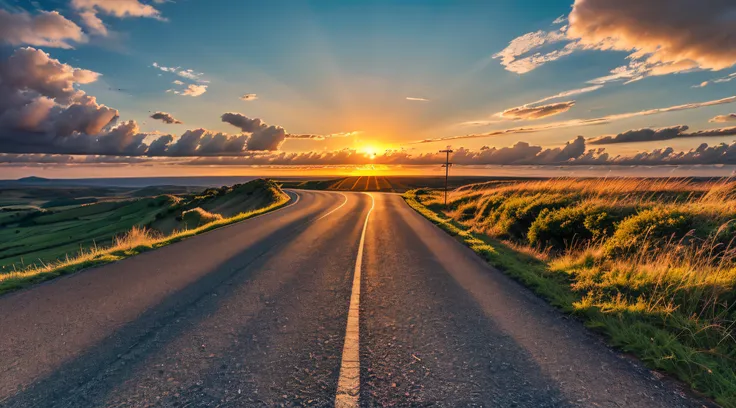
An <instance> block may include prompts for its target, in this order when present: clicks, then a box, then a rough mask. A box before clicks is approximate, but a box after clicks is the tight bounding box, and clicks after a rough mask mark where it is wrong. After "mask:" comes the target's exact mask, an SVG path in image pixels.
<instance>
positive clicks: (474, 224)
mask: <svg viewBox="0 0 736 408" xmlns="http://www.w3.org/2000/svg"><path fill="white" fill-rule="evenodd" d="M405 198H406V200H407V202H408V203H409V204H410V205H411V206H412V207H414V208H415V209H416V210H417V211H419V212H420V213H422V214H423V215H424V216H425V217H427V218H429V219H430V220H432V221H433V222H435V223H436V224H438V225H439V226H440V227H442V228H443V229H445V230H446V231H448V232H449V233H451V234H453V235H456V236H457V237H458V239H460V240H461V242H463V243H465V244H466V245H468V246H469V247H470V248H471V249H473V250H474V251H476V252H477V253H478V254H479V255H481V256H482V257H484V258H485V259H486V260H488V262H489V263H491V264H492V265H494V266H496V267H498V268H499V269H501V270H503V271H505V272H506V273H507V274H509V275H510V276H512V277H514V278H515V279H517V280H519V281H521V282H522V283H524V284H525V285H527V286H529V287H531V288H532V289H533V290H535V291H536V292H537V293H538V294H539V295H541V296H542V297H544V298H546V299H547V300H549V301H550V302H551V303H552V304H554V305H555V306H557V307H560V308H561V309H562V310H564V311H566V312H568V313H571V314H574V315H576V316H578V317H580V318H581V319H582V320H583V321H585V323H586V324H587V325H588V326H589V327H592V328H594V329H595V330H598V331H600V332H601V333H604V334H605V335H606V336H607V337H608V338H609V340H610V342H611V343H612V344H613V345H615V346H617V347H619V348H621V349H623V350H624V351H626V352H630V353H633V354H635V355H637V356H638V357H639V358H641V359H642V360H643V361H644V362H645V363H647V364H648V365H649V366H651V367H652V368H655V369H658V370H663V371H666V372H668V373H671V374H673V375H675V376H676V377H678V378H680V379H681V380H683V381H685V382H687V383H689V384H691V385H692V386H693V388H695V389H697V390H699V391H702V392H704V393H706V394H707V395H709V396H711V397H713V398H715V399H716V401H718V402H719V403H720V404H722V405H724V406H730V407H734V406H736V337H735V336H734V335H735V334H736V333H735V329H734V328H735V327H736V308H734V304H736V182H734V181H732V180H713V181H689V180H655V179H607V180H595V179H593V180H579V179H559V180H547V181H520V182H516V183H508V182H489V183H482V184H475V185H469V186H465V187H462V188H459V189H456V190H454V191H452V192H451V193H450V195H449V202H448V205H447V207H445V206H444V203H443V194H442V193H440V192H439V191H436V190H434V191H433V190H415V191H411V192H408V193H407V194H406V195H405Z"/></svg>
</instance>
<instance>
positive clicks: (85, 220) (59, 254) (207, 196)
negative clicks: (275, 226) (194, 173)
mask: <svg viewBox="0 0 736 408" xmlns="http://www.w3.org/2000/svg"><path fill="white" fill-rule="evenodd" d="M264 187H265V184H264V181H262V180H256V181H253V182H249V183H246V184H242V185H235V186H232V187H222V188H210V189H206V190H204V191H200V192H197V193H194V194H191V193H184V194H178V195H174V194H161V192H162V191H179V192H181V191H187V190H188V189H182V188H177V189H172V188H166V187H164V188H158V187H156V188H145V189H137V190H125V189H100V188H95V189H91V188H61V187H55V188H30V189H26V190H25V191H24V190H23V189H13V190H2V191H0V197H2V198H1V199H0V201H3V202H5V203H8V202H14V203H16V204H15V205H16V206H18V207H12V206H11V207H8V206H6V207H5V208H2V209H0V271H3V272H10V271H17V270H24V269H27V268H28V267H31V266H34V265H35V266H39V265H45V264H48V263H52V262H54V261H58V260H61V259H65V258H66V257H67V256H69V257H72V258H73V257H74V256H76V255H77V254H79V253H80V252H84V251H88V250H89V249H90V248H94V247H101V248H102V247H108V246H110V245H112V244H113V243H114V242H115V239H116V237H119V236H120V235H121V234H125V233H126V232H128V231H130V230H131V229H132V228H133V227H142V228H146V229H147V230H149V231H151V232H152V233H153V234H159V235H162V236H164V235H169V234H172V233H174V232H175V231H181V230H186V229H194V228H197V227H200V226H201V225H203V224H206V223H207V222H211V221H213V220H215V219H222V218H229V217H233V216H235V215H237V214H239V213H244V212H248V211H252V210H255V209H258V208H262V207H266V206H268V205H269V204H271V203H272V202H273V201H274V196H273V195H272V194H271V193H270V190H268V189H265V188H264ZM90 194H99V196H96V197H95V196H92V195H90ZM145 194H152V195H153V196H150V197H146V196H144V195H145ZM82 199H84V200H85V201H92V199H94V201H96V202H93V203H90V204H82V205H74V204H73V203H74V201H75V200H82ZM62 201H63V202H64V205H63V206H56V205H51V206H49V205H48V204H49V203H52V204H54V203H61V202H62Z"/></svg>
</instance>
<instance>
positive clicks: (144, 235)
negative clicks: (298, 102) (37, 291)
mask: <svg viewBox="0 0 736 408" xmlns="http://www.w3.org/2000/svg"><path fill="white" fill-rule="evenodd" d="M272 188H278V187H272ZM276 193H277V194H276V197H277V198H276V201H274V202H272V203H271V204H269V205H267V206H265V207H261V208H258V209H256V210H252V211H248V212H243V213H240V214H237V215H235V216H233V217H229V218H220V219H216V220H215V221H212V222H210V223H207V224H205V225H202V226H200V227H197V228H194V229H187V230H182V231H177V232H174V233H172V234H170V235H161V234H155V233H153V232H152V231H151V230H149V229H146V228H139V227H133V228H132V229H131V230H130V231H129V232H128V233H127V234H125V235H123V236H119V237H117V238H116V239H115V242H114V243H113V245H111V246H109V247H106V248H97V247H93V248H91V249H89V250H86V251H84V252H82V253H80V254H79V255H77V256H75V257H73V258H67V259H64V260H61V261H58V262H52V263H48V264H42V265H40V266H33V267H31V268H28V269H26V270H23V271H17V272H8V273H3V274H0V295H2V294H5V293H8V292H12V291H15V290H18V289H22V288H26V287H28V286H31V285H34V284H37V283H41V282H45V281H48V280H51V279H55V278H57V277H59V276H63V275H68V274H71V273H74V272H78V271H81V270H83V269H87V268H91V267H95V266H100V265H104V264H108V263H111V262H115V261H119V260H121V259H125V258H128V257H131V256H134V255H138V254H140V253H143V252H147V251H150V250H153V249H156V248H160V247H162V246H165V245H169V244H173V243H175V242H179V241H181V240H183V239H186V238H189V237H191V236H194V235H198V234H202V233H204V232H207V231H211V230H213V229H216V228H220V227H222V226H225V225H229V224H234V223H236V222H240V221H244V220H247V219H249V218H253V217H255V216H258V215H261V214H265V213H268V212H271V211H274V210H277V209H279V208H281V207H283V206H285V205H286V204H287V203H288V202H289V200H290V199H289V196H288V195H287V194H286V193H284V192H283V191H281V190H280V189H278V191H276Z"/></svg>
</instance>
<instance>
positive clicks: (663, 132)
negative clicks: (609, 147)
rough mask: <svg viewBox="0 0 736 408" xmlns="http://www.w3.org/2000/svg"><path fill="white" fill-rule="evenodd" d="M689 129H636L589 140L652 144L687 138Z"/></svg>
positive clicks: (595, 141)
mask: <svg viewBox="0 0 736 408" xmlns="http://www.w3.org/2000/svg"><path fill="white" fill-rule="evenodd" d="M688 129H689V127H688V126H685V125H678V126H670V127H666V128H660V129H649V128H645V129H636V130H628V131H626V132H623V133H619V134H617V135H614V136H600V137H596V138H593V139H590V140H588V143H589V144H594V145H603V144H613V143H632V142H651V141H655V140H669V139H674V138H678V137H685V136H684V133H685V132H686V131H687V130H688Z"/></svg>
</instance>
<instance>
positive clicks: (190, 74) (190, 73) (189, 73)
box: [151, 62, 210, 85]
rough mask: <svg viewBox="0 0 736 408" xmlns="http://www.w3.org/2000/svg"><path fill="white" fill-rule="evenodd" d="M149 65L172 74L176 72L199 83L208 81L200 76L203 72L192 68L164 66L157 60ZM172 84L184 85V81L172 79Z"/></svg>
mask: <svg viewBox="0 0 736 408" xmlns="http://www.w3.org/2000/svg"><path fill="white" fill-rule="evenodd" d="M151 66H152V67H153V68H156V69H159V70H161V71H163V72H169V73H172V74H176V75H178V76H180V77H182V78H186V79H188V80H190V81H194V82H197V83H200V84H207V83H209V82H210V81H207V80H205V79H203V78H202V76H203V75H204V73H203V72H196V71H194V70H193V69H183V68H182V67H166V66H163V65H160V64H159V63H158V62H154V63H153V64H151ZM159 75H160V74H159ZM174 84H176V85H184V82H182V81H180V80H178V79H177V80H174Z"/></svg>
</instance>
